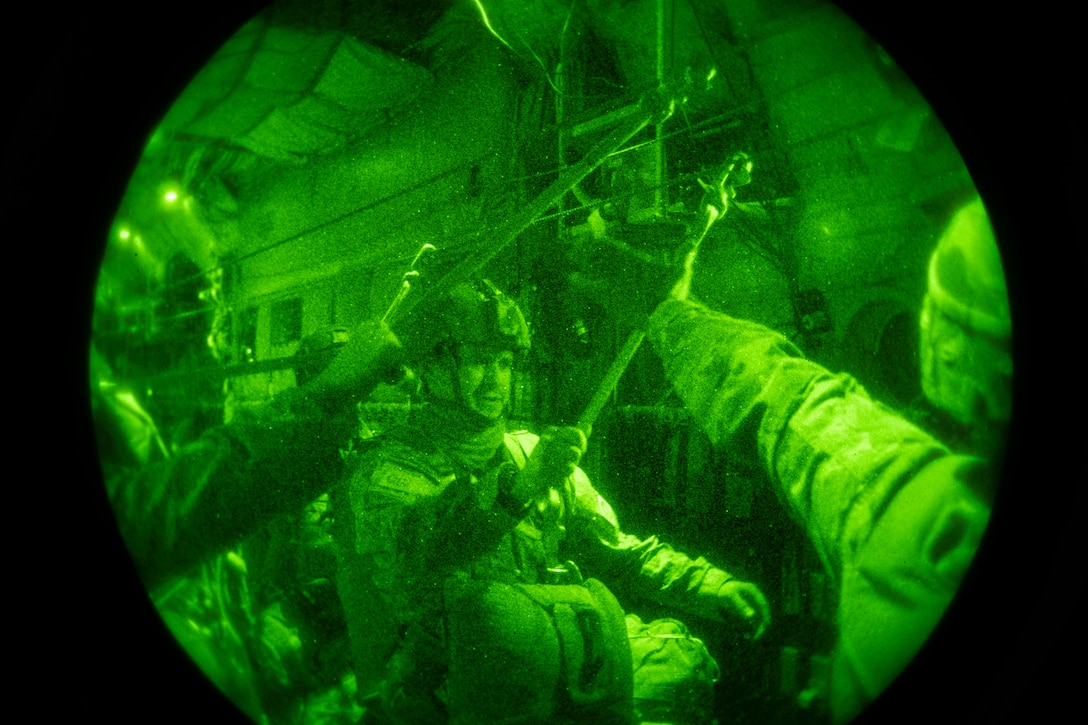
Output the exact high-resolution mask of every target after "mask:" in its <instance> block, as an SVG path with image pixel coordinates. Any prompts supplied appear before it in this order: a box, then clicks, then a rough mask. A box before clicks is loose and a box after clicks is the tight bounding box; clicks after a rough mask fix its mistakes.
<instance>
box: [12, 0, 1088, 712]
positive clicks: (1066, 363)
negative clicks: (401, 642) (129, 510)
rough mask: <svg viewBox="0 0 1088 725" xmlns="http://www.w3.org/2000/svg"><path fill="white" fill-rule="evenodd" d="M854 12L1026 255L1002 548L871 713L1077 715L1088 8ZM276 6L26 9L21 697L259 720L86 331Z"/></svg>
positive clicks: (16, 255)
mask: <svg viewBox="0 0 1088 725" xmlns="http://www.w3.org/2000/svg"><path fill="white" fill-rule="evenodd" d="M126 5H127V4H126ZM840 5H842V6H843V7H844V9H846V10H847V11H848V12H849V13H850V14H851V15H852V16H853V17H854V18H855V20H857V21H858V22H859V23H860V24H861V25H862V27H864V28H865V29H866V30H867V31H868V32H869V33H870V34H871V35H872V36H874V38H875V39H876V40H877V41H878V42H880V43H881V44H882V45H883V46H884V47H885V48H886V49H887V50H888V51H889V53H890V54H891V56H892V57H893V58H895V59H896V60H897V61H898V63H899V64H900V66H901V67H902V68H903V69H904V70H905V71H906V73H907V74H908V75H909V76H910V77H911V78H912V79H913V80H914V82H915V83H916V84H917V85H918V87H919V88H920V89H921V90H922V92H923V94H924V95H925V96H926V97H927V99H928V100H929V102H930V104H931V105H932V106H933V108H934V109H935V111H936V112H937V114H938V116H939V117H940V118H941V120H942V121H943V123H944V124H945V126H946V127H947V129H948V130H949V133H950V134H951V136H952V138H953V139H954V140H955V141H956V143H957V145H958V147H959V148H960V151H961V153H962V155H963V157H964V159H965V161H966V162H967V166H968V168H969V169H971V170H972V173H973V175H974V177H975V179H976V182H977V186H978V187H979V189H980V191H981V193H982V195H983V198H984V199H986V201H987V203H988V207H989V209H990V212H991V216H992V219H993V222H994V225H995V228H996V229H997V232H998V236H999V240H1000V241H1001V243H1002V249H1003V254H1004V256H1005V261H1006V266H1007V268H1008V275H1009V281H1010V295H1011V297H1012V302H1013V310H1014V325H1015V328H1014V329H1015V339H1016V365H1017V369H1016V399H1015V406H1016V407H1015V410H1014V415H1013V421H1014V428H1013V431H1012V442H1011V445H1010V450H1009V460H1008V463H1007V466H1006V474H1007V475H1006V480H1005V481H1004V484H1003V486H1002V489H1001V491H1000V494H999V497H998V500H997V503H996V506H995V509H994V515H993V519H992V524H991V527H990V529H989V531H988V534H987V539H986V540H985V541H984V543H983V549H982V551H981V554H980V557H979V559H978V560H977V561H976V564H975V566H974V567H973V568H972V570H971V571H970V573H969V575H968V578H967V580H966V582H965V585H964V590H963V591H962V593H961V595H960V596H959V597H957V599H956V601H955V602H954V603H953V606H952V608H951V609H950V611H949V613H948V614H947V616H946V618H945V620H944V621H943V622H942V624H941V626H940V627H939V629H938V631H937V633H936V636H935V637H934V638H933V639H932V640H931V641H930V642H929V643H928V644H927V645H926V647H925V649H924V650H923V651H922V653H921V654H920V655H919V656H918V657H917V658H916V659H915V661H914V662H913V663H912V664H911V666H910V667H909V669H908V670H907V672H906V673H905V675H904V676H903V677H901V678H900V679H899V680H897V681H896V683H895V684H893V686H892V687H890V688H889V689H888V691H887V692H886V693H885V694H884V695H883V696H882V697H881V698H880V699H879V700H878V701H877V702H876V703H875V704H874V705H873V706H872V707H871V708H870V709H869V710H868V711H867V713H866V715H865V717H864V718H863V721H864V722H899V721H907V720H917V719H919V718H925V719H930V720H934V721H938V722H1019V721H1021V720H1027V721H1033V722H1048V721H1051V720H1057V719H1064V717H1062V716H1063V715H1064V713H1065V709H1066V708H1067V707H1071V706H1072V707H1075V705H1074V696H1075V694H1076V689H1075V688H1077V687H1078V686H1079V684H1080V683H1079V682H1078V681H1077V678H1076V674H1077V673H1078V672H1083V671H1084V659H1085V657H1084V650H1083V647H1084V640H1083V625H1082V622H1081V621H1080V617H1079V616H1078V615H1079V610H1080V608H1081V607H1082V606H1083V603H1084V600H1083V595H1081V594H1080V593H1079V592H1078V589H1079V588H1080V586H1081V585H1083V583H1084V581H1085V578H1086V577H1085V571H1086V567H1085V566H1084V555H1083V552H1084V551H1085V550H1086V547H1085V546H1084V544H1083V542H1082V541H1081V536H1080V531H1081V530H1082V529H1083V528H1084V524H1083V519H1082V517H1083V514H1082V512H1083V511H1084V508H1085V501H1084V499H1085V495H1084V481H1085V473H1084V466H1083V464H1082V459H1083V452H1082V451H1083V443H1082V442H1081V441H1080V440H1074V434H1075V433H1079V432H1081V431H1082V430H1083V429H1084V425H1083V422H1078V420H1079V418H1078V416H1079V415H1081V414H1082V411H1083V405H1084V396H1083V388H1084V385H1085V383H1084V375H1085V373H1084V363H1083V360H1084V358H1083V356H1082V354H1081V353H1080V352H1079V351H1080V349H1081V348H1082V346H1083V342H1084V341H1083V339H1081V338H1082V337H1083V334H1082V332H1083V329H1084V324H1083V315H1084V311H1085V304H1084V300H1083V297H1082V295H1081V294H1080V291H1081V288H1083V287H1084V286H1085V282H1086V281H1088V280H1086V279H1085V278H1086V274H1085V269H1086V267H1085V253H1084V238H1085V235H1084V232H1083V230H1082V229H1081V228H1080V227H1078V226H1075V224H1074V216H1075V214H1076V212H1078V211H1080V210H1081V209H1082V208H1083V207H1084V205H1085V200H1084V191H1085V183H1084V180H1083V177H1082V174H1083V173H1084V168H1085V167H1084V141H1083V136H1082V135H1081V134H1082V133H1083V123H1082V118H1081V115H1080V114H1081V110H1080V109H1079V107H1078V106H1079V104H1078V103H1077V101H1078V100H1079V99H1080V98H1081V97H1083V95H1084V85H1083V79H1082V78H1078V77H1077V76H1078V75H1079V74H1077V73H1075V68H1076V67H1077V65H1076V64H1074V63H1073V62H1072V58H1073V55H1074V48H1075V47H1076V45H1077V44H1078V43H1083V42H1084V39H1083V38H1078V37H1075V36H1074V32H1073V30H1072V28H1073V27H1074V26H1075V25H1077V24H1079V21H1076V20H1074V17H1073V15H1072V11H1069V10H1063V9H1059V5H1058V4H1057V3H1051V2H1036V3H1030V4H1021V5H1004V6H1000V5H999V4H993V3H978V2H951V1H950V0H944V2H937V1H936V0H914V1H913V2H909V3H906V2H898V1H897V2H880V3H873V2H865V1H863V0H850V1H848V2H842V3H840ZM260 6H261V3H256V2H252V0H241V1H232V2H211V1H210V0H195V1H191V2H186V3H147V4H141V5H140V6H132V7H135V8H138V9H135V10H126V9H123V6H120V5H119V6H116V7H114V6H102V5H99V4H83V5H81V6H77V7H76V8H75V9H71V8H68V7H65V6H62V7H57V6H55V5H53V4H42V5H41V6H37V7H28V8H24V9H23V12H24V14H23V15H22V16H19V15H16V16H14V17H12V18H11V19H9V20H7V21H6V22H5V25H6V26H7V30H8V35H9V38H8V42H7V43H6V47H7V50H6V51H5V52H6V53H8V54H9V57H8V58H7V60H8V62H7V64H6V67H5V71H6V76H7V77H8V78H9V81H10V82H9V84H8V89H9V90H8V103H7V104H6V106H7V108H6V111H5V115H6V116H7V120H8V121H9V122H12V123H9V124H8V130H7V133H6V135H5V146H6V148H5V153H4V156H3V178H4V181H5V182H6V188H7V190H6V192H5V194H4V205H5V215H4V216H5V220H6V221H7V222H8V226H7V230H8V234H6V235H5V242H6V244H7V245H8V247H9V258H8V263H9V265H10V266H9V267H8V274H9V275H10V276H9V285H8V295H9V297H8V299H9V303H8V309H7V318H8V321H9V323H10V325H9V327H8V330H9V334H10V337H9V339H8V341H7V343H8V344H7V345H6V346H5V348H6V354H5V358H6V361H7V365H6V366H5V369H6V370H8V375H7V376H6V377H7V382H8V388H9V391H10V393H9V404H10V405H11V407H10V408H9V413H8V417H9V424H10V425H12V426H13V427H14V428H15V429H17V430H18V431H19V432H17V433H15V434H14V436H12V434H10V433H9V434H8V436H7V440H8V451H9V464H8V475H7V476H6V477H5V478H6V479H7V481H8V485H7V486H6V489H7V492H8V506H9V509H8V511H9V513H8V516H7V517H6V518H7V520H8V522H9V527H8V529H9V537H10V543H9V544H8V552H7V553H8V556H7V557H5V561H6V563H7V564H8V566H7V567H6V569H7V573H8V576H9V577H10V580H9V582H8V583H7V584H6V585H5V591H6V592H7V596H6V597H5V599H7V600H8V606H7V607H6V611H7V612H8V615H7V631H8V635H9V638H10V641H12V642H15V643H17V647H16V648H15V650H14V651H13V650H11V649H8V652H9V653H10V654H9V658H10V660H9V667H8V668H7V669H8V671H9V672H10V671H12V670H14V671H15V672H17V674H16V675H15V682H14V684H11V683H9V686H8V687H7V688H6V692H7V693H8V699H9V707H10V709H11V710H12V712H13V714H14V713H18V712H27V713H28V714H27V716H26V719H31V720H43V721H59V720H74V721H80V720H84V719H86V720H91V721H94V720H101V721H105V722H111V723H157V722H168V723H173V722H184V723H196V722H216V723H219V722H228V723H231V722H235V721H238V722H244V719H242V718H241V717H240V716H239V715H237V713H236V712H235V711H234V710H233V709H232V706H231V705H230V704H229V703H227V702H226V701H225V700H224V699H223V698H222V697H221V696H220V695H219V694H218V692H216V691H214V690H213V689H211V688H210V687H209V686H208V685H206V684H205V682H204V680H203V678H202V677H201V676H200V674H199V673H198V672H197V671H196V669H195V667H194V666H193V665H192V664H191V663H190V662H189V660H188V659H186V658H185V657H183V656H181V655H179V654H178V653H177V650H176V646H175V645H174V643H173V641H172V640H171V639H170V638H169V636H168V635H167V634H166V632H165V630H164V629H163V627H162V625H161V623H160V622H159V620H158V618H157V616H156V615H155V614H154V612H153V610H152V608H151V606H150V604H149V603H148V602H147V600H146V597H145V595H144V590H143V588H142V586H141V585H140V584H139V582H138V580H137V579H136V578H135V575H134V572H133V571H132V569H131V565H130V564H129V563H128V559H127V556H126V554H125V551H124V548H123V546H122V544H121V542H120V539H119V537H118V536H117V534H116V532H115V529H114V526H113V523H112V520H111V517H110V512H109V511H108V509H107V507H106V503H105V501H104V500H103V498H102V496H101V495H100V493H99V492H100V490H101V489H100V487H99V486H98V485H95V482H96V479H97V480H99V481H100V476H99V474H98V473H97V466H96V463H95V458H94V452H93V448H92V439H91V426H90V420H89V413H88V411H87V410H86V400H87V394H86V390H87V388H86V359H87V357H86V350H87V343H88V339H89V315H90V301H91V299H92V294H93V285H94V277H95V270H96V268H97V264H98V261H99V255H100V254H101V251H102V246H103V244H104V242H105V237H106V233H107V230H108V226H109V224H110V221H111V220H112V217H113V214H114V212H115V211H116V208H117V205H118V202H119V200H120V198H121V195H122V193H123V191H124V185H125V183H126V181H127V179H128V177H129V175H130V174H131V172H132V170H133V168H134V166H135V164H136V162H137V160H138V158H139V156H140V153H141V151H142V146H143V143H144V141H145V140H146V137H147V134H148V132H149V131H150V130H151V129H152V128H153V127H154V126H155V125H156V123H157V122H158V121H159V119H160V118H161V116H162V115H163V114H164V113H165V111H166V110H167V108H168V107H169V105H170V103H171V102H172V100H173V99H174V98H175V97H176V96H177V95H178V93H179V92H180V91H181V89H182V88H183V87H184V86H185V84H186V83H187V82H188V81H189V80H190V79H191V77H192V75H193V74H194V73H195V72H196V71H197V70H198V69H199V68H200V66H201V65H202V64H203V63H204V62H205V61H206V60H207V58H208V57H209V56H210V55H211V54H212V53H213V52H214V51H215V49H216V48H217V47H218V46H219V45H220V44H221V43H222V42H223V41H224V40H225V39H226V38H227V37H228V36H229V35H230V34H231V33H232V32H233V31H234V30H235V29H237V28H238V27H239V26H240V25H241V24H242V22H243V21H244V20H245V19H247V18H248V17H250V16H251V15H252V14H253V13H254V12H255V11H256V10H257V9H258V8H259V7H260ZM973 6H978V7H980V8H985V9H981V10H978V11H975V12H969V11H968V10H969V8H971V7H973ZM999 7H1000V8H1001V9H998V8H999ZM1005 8H1015V11H1014V12H1011V11H1009V10H1006V9H1005ZM27 11H29V12H27ZM20 37H22V38H23V39H24V40H25V41H27V42H26V44H24V43H23V42H22V41H21V40H20ZM12 393H13V395H12ZM1078 438H1079V436H1078ZM9 677H10V675H9ZM1075 711H1076V709H1074V712H1075Z"/></svg>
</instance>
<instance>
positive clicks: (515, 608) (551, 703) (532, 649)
mask: <svg viewBox="0 0 1088 725" xmlns="http://www.w3.org/2000/svg"><path fill="white" fill-rule="evenodd" d="M446 605H447V613H448V620H447V639H448V643H449V647H450V667H449V677H448V679H447V685H446V696H447V704H448V706H449V712H450V722H451V723H454V724H455V725H480V724H481V723H489V724H490V723H504V724H506V723H510V724H512V723H518V724H522V725H528V724H530V723H541V724H543V723H549V725H550V724H552V723H594V725H628V724H629V723H631V722H632V717H633V712H632V693H633V679H632V670H631V650H630V647H629V646H628V643H627V626H626V623H625V619H624V613H623V609H622V608H621V607H620V605H619V602H617V601H616V598H615V597H614V596H613V595H612V593H611V592H610V591H608V588H607V587H605V586H604V585H603V584H601V583H600V582H598V581H597V580H595V579H588V580H586V582H585V583H584V584H569V585H549V584H502V583H498V582H472V581H469V582H460V583H459V586H457V587H455V588H448V589H447V592H446Z"/></svg>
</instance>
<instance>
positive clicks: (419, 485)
mask: <svg viewBox="0 0 1088 725" xmlns="http://www.w3.org/2000/svg"><path fill="white" fill-rule="evenodd" d="M368 468H369V470H370V475H369V479H370V481H369V483H370V486H371V488H372V489H380V490H381V491H383V492H385V493H392V494H401V495H412V496H428V495H434V494H436V493H438V492H439V491H441V490H442V489H443V488H445V486H446V485H448V483H449V482H450V480H452V478H453V470H452V468H451V465H450V463H449V460H448V458H447V457H446V456H445V455H444V454H442V453H441V451H439V450H437V449H432V447H428V446H427V445H425V441H423V440H420V439H419V438H413V437H412V435H411V432H410V431H395V432H391V433H390V434H389V435H388V436H386V437H384V438H383V440H382V442H381V445H379V446H378V447H377V448H376V449H375V450H374V451H373V453H372V454H371V460H370V464H369V466H368Z"/></svg>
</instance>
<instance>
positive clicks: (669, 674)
mask: <svg viewBox="0 0 1088 725" xmlns="http://www.w3.org/2000/svg"><path fill="white" fill-rule="evenodd" d="M627 637H628V641H629V643H630V647H631V662H632V667H633V670H634V705H635V715H636V717H637V718H638V720H639V721H640V722H644V721H651V722H665V723H676V724H680V723H683V724H685V725H688V724H690V725H695V724H696V723H709V722H712V721H713V702H714V683H716V682H717V681H718V679H719V677H720V676H721V670H720V669H719V668H718V663H717V662H716V661H715V660H714V658H713V657H712V656H711V655H710V652H708V651H707V648H706V645H704V644H703V642H702V640H699V639H697V638H695V637H693V636H692V635H691V633H690V632H689V631H688V628H687V626H685V625H684V623H683V622H680V621H678V620H675V619H668V618H663V619H655V620H653V621H651V622H645V623H644V622H643V621H642V620H641V619H639V617H637V616H636V615H634V614H628V615H627Z"/></svg>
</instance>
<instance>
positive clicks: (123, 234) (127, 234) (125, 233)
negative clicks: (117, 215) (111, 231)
mask: <svg viewBox="0 0 1088 725" xmlns="http://www.w3.org/2000/svg"><path fill="white" fill-rule="evenodd" d="M117 236H119V237H121V239H128V238H129V237H131V236H132V232H130V231H129V230H128V229H122V230H121V231H119V232H117Z"/></svg>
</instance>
